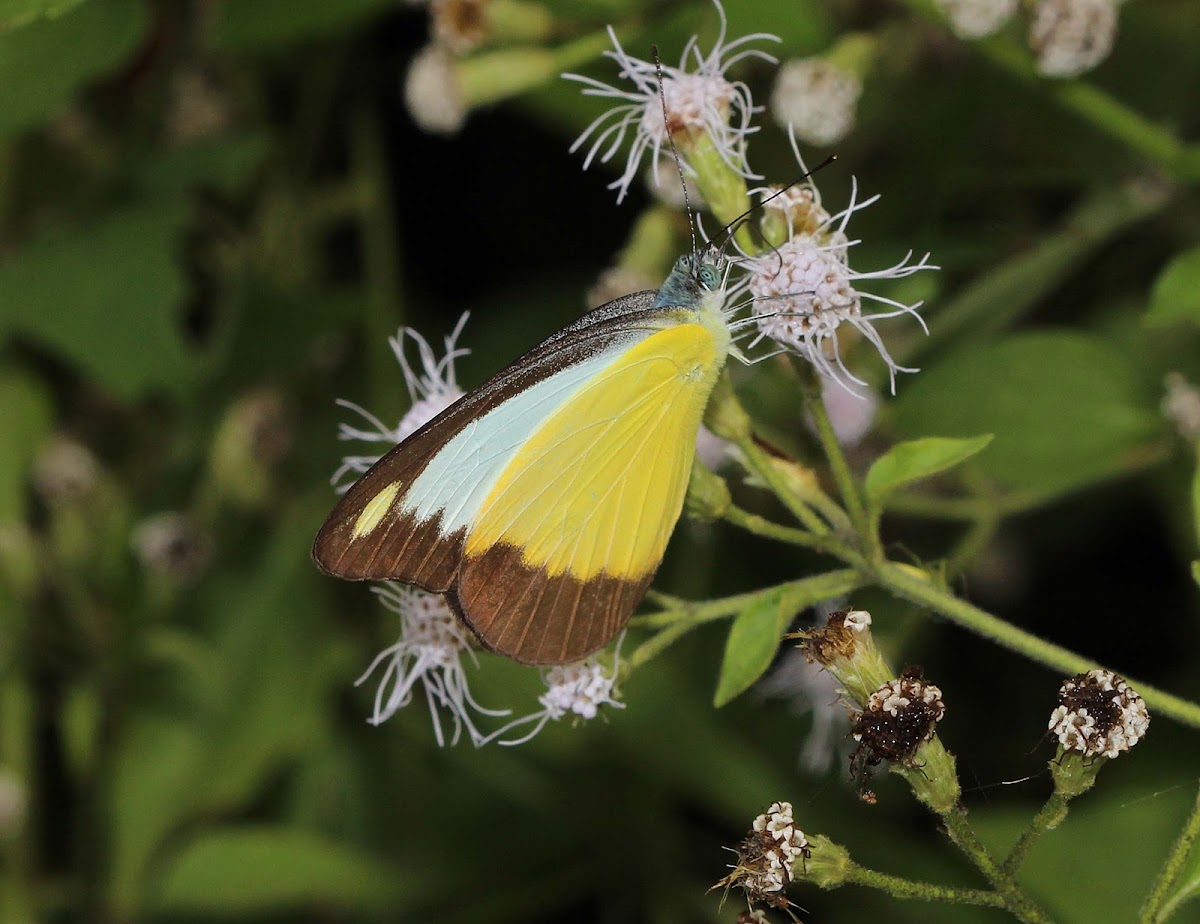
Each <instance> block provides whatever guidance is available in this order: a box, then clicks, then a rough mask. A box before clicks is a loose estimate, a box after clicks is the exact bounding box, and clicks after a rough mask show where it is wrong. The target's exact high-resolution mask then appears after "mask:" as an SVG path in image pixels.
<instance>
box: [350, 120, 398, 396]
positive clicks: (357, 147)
mask: <svg viewBox="0 0 1200 924" xmlns="http://www.w3.org/2000/svg"><path fill="white" fill-rule="evenodd" d="M351 142H352V151H353V158H354V168H355V170H354V172H355V174H356V182H355V183H354V184H353V186H354V187H355V188H358V189H359V190H361V191H362V192H363V193H364V195H363V198H362V203H361V205H362V207H361V211H360V212H359V216H360V222H361V226H362V238H363V260H364V262H365V263H366V267H365V269H366V277H367V281H368V285H367V287H366V288H367V297H366V298H365V299H363V306H364V308H365V309H366V317H365V319H364V321H365V323H364V324H363V331H364V333H365V335H366V337H367V357H368V358H367V376H368V381H367V393H368V394H369V395H370V396H371V403H370V404H369V405H368V406H369V407H375V408H387V407H389V406H391V405H392V403H393V402H392V401H389V400H388V398H389V396H394V395H395V394H396V386H395V383H396V366H395V361H394V359H393V357H392V355H391V351H390V350H389V349H388V347H387V338H388V337H389V336H391V334H393V333H394V332H395V329H396V325H397V324H399V323H400V320H401V317H402V311H401V306H402V305H403V303H404V298H403V295H402V288H401V284H400V244H399V241H398V239H397V237H396V221H395V215H393V214H392V209H391V202H392V189H391V179H390V176H389V173H388V167H387V162H386V157H385V156H384V150H383V131H382V127H381V126H380V123H379V115H378V113H376V112H375V111H374V110H373V109H372V108H370V106H369V105H364V106H361V107H360V108H359V109H358V111H356V112H355V114H354V119H353V122H352V124H351Z"/></svg>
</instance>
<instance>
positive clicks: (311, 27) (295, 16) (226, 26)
mask: <svg viewBox="0 0 1200 924" xmlns="http://www.w3.org/2000/svg"><path fill="white" fill-rule="evenodd" d="M394 6H395V0H339V2H338V3H330V2H328V0H226V2H224V3H221V4H220V5H219V6H217V7H216V8H215V9H214V11H213V12H214V22H213V30H212V35H213V44H214V46H215V47H216V48H217V49H219V50H220V51H235V52H254V51H259V50H261V49H264V48H269V47H271V46H272V45H281V44H286V43H288V42H295V41H299V40H301V39H306V38H325V37H328V35H329V34H330V33H333V32H337V31H338V30H344V29H349V28H351V27H353V26H356V25H359V24H360V23H362V22H364V21H366V20H367V19H369V18H371V17H372V16H374V15H377V14H379V13H381V12H382V11H384V10H386V9H389V8H391V7H394Z"/></svg>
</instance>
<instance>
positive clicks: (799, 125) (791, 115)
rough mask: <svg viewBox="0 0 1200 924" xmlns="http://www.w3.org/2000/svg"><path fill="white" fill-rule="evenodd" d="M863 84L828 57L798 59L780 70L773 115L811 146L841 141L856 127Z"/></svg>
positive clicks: (773, 92) (774, 90)
mask: <svg viewBox="0 0 1200 924" xmlns="http://www.w3.org/2000/svg"><path fill="white" fill-rule="evenodd" d="M860 96H862V81H861V80H860V79H859V78H858V76H857V75H856V74H853V73H851V72H850V71H848V70H846V69H845V68H842V67H839V66H838V65H836V64H834V63H833V62H832V61H830V60H829V59H828V58H822V57H813V58H797V59H795V60H793V61H788V62H786V63H785V64H784V65H783V66H782V67H780V68H779V73H778V75H777V76H776V77H775V87H774V89H773V90H772V91H771V114H772V115H773V116H774V117H775V120H776V121H777V122H779V124H780V125H783V126H789V125H790V126H791V127H792V128H794V129H795V132H796V135H797V136H798V137H799V138H800V139H802V140H803V141H806V142H808V143H809V144H816V145H830V144H835V143H837V142H838V141H841V140H842V139H843V138H845V137H846V135H848V134H849V133H850V129H852V128H853V127H854V121H855V116H856V113H857V109H858V98H859V97H860Z"/></svg>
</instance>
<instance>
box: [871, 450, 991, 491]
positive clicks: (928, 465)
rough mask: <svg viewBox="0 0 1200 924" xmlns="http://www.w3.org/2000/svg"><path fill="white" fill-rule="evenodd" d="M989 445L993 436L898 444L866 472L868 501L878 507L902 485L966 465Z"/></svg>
mask: <svg viewBox="0 0 1200 924" xmlns="http://www.w3.org/2000/svg"><path fill="white" fill-rule="evenodd" d="M991 441H992V435H991V434H990V433H989V434H985V435H984V436H976V437H973V438H971V439H946V438H945V437H938V436H930V437H926V438H925V439H920V440H910V441H908V442H905V443H897V444H896V445H895V446H893V447H892V448H891V449H889V450H888V451H887V452H885V453H884V454H883V455H882V456H880V457H879V458H878V459H876V460H875V462H874V464H873V465H872V466H871V470H870V471H869V472H867V497H868V499H869V500H870V501H871V503H873V504H878V503H879V501H880V500H882V499H883V498H884V497H885V496H886V495H887V494H888V493H890V492H891V491H894V490H895V489H896V488H899V487H901V486H902V485H906V484H910V483H911V482H914V481H918V480H920V479H921V478H928V477H929V476H931V475H936V474H938V473H939V472H944V471H946V470H947V469H950V468H953V467H954V466H956V465H959V464H961V463H962V462H965V461H966V460H967V459H969V458H971V456H973V455H975V454H976V453H977V452H980V451H981V450H982V449H983V448H984V447H985V446H987V444H988V443H990V442H991Z"/></svg>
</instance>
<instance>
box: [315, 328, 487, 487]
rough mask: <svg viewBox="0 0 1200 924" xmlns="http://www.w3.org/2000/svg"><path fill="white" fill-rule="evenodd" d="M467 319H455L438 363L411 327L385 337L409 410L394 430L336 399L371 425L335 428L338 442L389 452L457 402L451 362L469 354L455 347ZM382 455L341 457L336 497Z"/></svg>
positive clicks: (335, 479)
mask: <svg viewBox="0 0 1200 924" xmlns="http://www.w3.org/2000/svg"><path fill="white" fill-rule="evenodd" d="M468 316H469V315H468V313H467V312H464V313H463V316H462V317H461V318H459V319H458V323H457V324H456V325H454V330H453V331H451V333H450V335H449V336H448V337H446V338H445V341H444V342H445V348H446V352H445V354H444V355H443V356H442V357H441V359H438V357H437V356H436V355H435V354H434V352H433V347H431V346H430V345H429V341H427V340H426V339H425V338H424V337H422V336H421V335H420V334H418V333H417V332H416V331H415V330H413V329H412V328H411V327H401V328H400V329H399V330H398V331H397V332H396V336H394V337H389V338H388V343H389V344H391V347H392V352H393V353H394V354H395V355H396V361H397V362H398V363H400V368H401V370H402V371H403V372H404V383H405V384H406V385H407V386H408V395H409V397H410V398H411V399H412V406H411V407H410V408H409V409H408V411H407V412H406V413H405V414H404V416H403V417H401V418H400V422H399V423H398V424H396V426H395V427H389V426H388V425H387V424H385V423H383V421H381V420H380V419H379V418H378V417H376V416H375V415H374V414H372V413H371V412H370V411H368V410H366V409H365V408H363V407H360V406H359V405H357V404H355V403H353V402H352V401H346V400H344V399H341V398H339V399H338V402H337V403H338V404H339V405H340V406H342V407H345V408H349V409H350V410H352V411H354V412H355V413H356V414H358V415H359V416H361V417H362V418H363V419H364V420H366V421H367V423H369V424H370V425H371V429H369V430H363V429H360V428H358V427H352V426H350V425H349V424H345V423H343V424H340V425H339V426H338V439H340V440H364V441H366V442H373V443H387V444H388V445H387V449H391V448H392V447H393V446H395V445H396V444H397V443H399V442H400V441H401V440H403V439H404V438H405V437H407V436H408V435H409V434H411V433H415V432H416V431H417V430H419V429H421V427H423V426H425V424H427V423H429V421H431V420H433V418H435V417H436V416H437V415H438V414H440V413H441V412H442V411H444V410H445V409H446V408H448V407H449V406H450V405H452V404H453V403H454V402H455V401H457V400H458V399H459V398H461V397H462V396H463V390H462V389H461V388H460V387H459V385H458V382H457V381H456V380H455V377H454V361H455V360H456V359H458V358H459V357H460V356H466V355H467V354H468V353H469V352H470V350H464V349H462V348H460V347H458V346H456V343H457V341H458V338H459V335H460V334H462V329H463V326H464V325H465V324H466V323H467V318H468ZM405 337H411V338H412V339H413V340H415V341H416V344H417V354H418V356H419V357H420V361H421V365H420V372H414V371H413V368H412V366H410V365H409V362H408V357H407V356H405V355H404V346H405V339H404V338H405ZM385 451H386V450H385ZM382 455H383V453H379V454H378V455H357V456H346V457H344V458H343V459H342V464H341V466H339V468H338V470H337V471H336V472H334V473H333V478H332V479H331V481H332V483H333V484H334V485H336V486H337V489H338V491H339V493H340V492H344V491H345V490H346V489H347V488H349V487H350V485H351V484H353V483H354V481H355V479H357V477H358V476H359V475H362V474H363V473H364V472H366V471H367V469H369V468H370V467H371V466H372V465H374V464H375V463H376V462H378V461H379V459H380V457H381V456H382ZM347 475H353V476H354V477H353V478H351V479H349V480H348V481H345V480H343V479H344V478H345V477H346V476H347Z"/></svg>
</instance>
